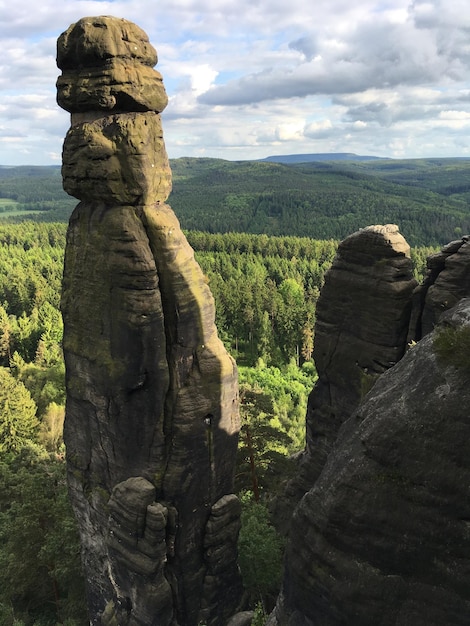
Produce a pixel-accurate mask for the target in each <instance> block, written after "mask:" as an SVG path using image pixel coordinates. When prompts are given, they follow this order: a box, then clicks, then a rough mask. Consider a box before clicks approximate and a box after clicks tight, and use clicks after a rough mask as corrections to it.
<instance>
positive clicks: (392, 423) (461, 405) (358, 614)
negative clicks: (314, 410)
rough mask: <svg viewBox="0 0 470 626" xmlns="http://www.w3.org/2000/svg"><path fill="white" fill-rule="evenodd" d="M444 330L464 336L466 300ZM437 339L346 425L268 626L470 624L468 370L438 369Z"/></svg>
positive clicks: (295, 533) (296, 527)
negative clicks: (460, 329) (461, 332)
mask: <svg viewBox="0 0 470 626" xmlns="http://www.w3.org/2000/svg"><path fill="white" fill-rule="evenodd" d="M441 324H445V325H447V326H452V327H461V326H462V325H465V326H467V327H470V300H469V299H465V300H462V301H461V302H460V303H459V304H458V305H457V306H456V307H455V308H454V309H452V310H451V311H449V312H447V313H445V314H444V316H443V317H442V318H441ZM436 332H439V329H437V331H436ZM434 336H435V333H431V334H428V335H427V336H426V337H425V338H424V339H423V340H422V341H420V342H419V343H418V344H417V345H416V346H414V347H413V348H412V349H411V350H409V351H408V352H407V354H406V355H405V356H404V357H403V359H402V360H401V361H400V362H399V363H398V364H397V365H395V366H394V367H393V368H392V369H390V370H388V371H386V372H385V373H383V374H382V376H381V377H380V378H379V379H378V381H377V382H376V384H375V386H374V387H373V389H372V391H371V392H370V393H369V395H368V396H367V398H366V400H365V401H364V402H363V403H362V404H361V406H360V407H359V408H358V409H357V411H356V412H355V413H354V414H353V416H352V417H351V418H350V419H348V420H347V421H346V422H345V424H344V425H343V426H342V428H341V430H340V433H339V436H338V439H337V441H336V444H335V446H334V449H333V451H332V452H331V454H330V456H329V458H328V461H327V463H326V465H325V467H324V469H323V471H322V473H321V475H320V477H319V478H318V480H317V481H316V483H315V485H314V486H313V488H312V489H311V490H310V491H309V492H308V493H307V494H306V495H305V496H304V497H303V499H302V500H301V502H300V504H299V506H298V507H297V509H296V511H295V514H294V517H293V520H292V528H291V533H290V540H289V544H288V548H287V555H286V570H285V575H284V582H283V591H282V594H281V597H280V599H279V601H278V605H277V608H276V612H275V614H274V615H273V616H272V617H271V622H270V623H271V624H276V623H277V624H282V625H283V626H285V625H291V626H293V625H294V624H295V625H299V626H300V625H307V624H311V625H313V624H315V625H317V624H318V625H321V626H337V625H338V626H339V625H348V626H349V625H355V624H357V625H363V626H368V625H370V626H378V625H383V626H385V625H395V626H404V625H405V624H406V625H408V624H413V625H414V626H442V624H446V626H451V625H457V624H461V625H462V626H463V625H464V624H468V623H469V621H470V534H469V520H470V500H469V498H468V489H469V485H470V449H469V441H470V416H469V412H468V405H469V403H470V397H469V393H470V388H469V385H468V372H469V368H468V367H460V368H458V367H455V366H453V365H452V364H451V363H446V362H443V361H442V360H440V359H439V358H438V357H437V356H436V352H435V349H434ZM469 363H470V361H469Z"/></svg>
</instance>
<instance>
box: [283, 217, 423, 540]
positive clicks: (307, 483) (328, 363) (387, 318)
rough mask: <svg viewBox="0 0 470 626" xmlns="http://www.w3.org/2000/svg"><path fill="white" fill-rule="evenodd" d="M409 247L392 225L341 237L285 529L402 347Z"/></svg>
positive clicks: (320, 313)
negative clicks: (340, 437)
mask: <svg viewBox="0 0 470 626" xmlns="http://www.w3.org/2000/svg"><path fill="white" fill-rule="evenodd" d="M416 284H417V283H416V281H415V279H414V278H413V268H412V262H411V258H410V248H409V245H408V244H407V242H406V241H405V239H404V237H403V236H402V235H401V234H400V232H399V230H398V227H397V226H395V225H394V224H387V225H375V226H369V227H367V228H363V229H361V230H359V231H357V232H356V233H353V234H352V235H350V236H349V237H347V238H346V239H344V240H343V241H342V242H341V243H340V245H339V247H338V251H337V254H336V256H335V258H334V260H333V264H332V266H331V268H330V270H329V271H328V272H327V274H326V277H325V284H324V286H323V288H322V291H321V294H320V298H319V300H318V303H317V307H316V315H317V320H316V324H315V346H314V353H313V356H314V360H315V365H316V368H317V372H318V381H317V383H316V385H315V387H314V389H313V390H312V392H311V394H310V397H309V401H308V407H307V416H306V432H307V437H306V441H307V444H306V449H305V451H304V453H303V454H302V455H301V456H300V457H299V472H298V474H297V476H296V477H295V479H293V480H292V481H291V482H290V484H289V485H288V488H287V492H286V494H285V497H284V498H281V499H280V500H279V502H278V503H277V505H276V509H277V511H276V514H277V518H278V524H279V528H280V530H281V531H283V532H284V533H287V532H288V524H289V520H290V516H291V513H292V510H293V507H294V506H295V505H296V503H297V502H298V501H299V500H300V498H301V497H302V496H303V495H304V493H306V492H307V491H308V490H309V489H311V488H312V487H313V485H314V483H315V481H316V479H317V478H318V476H319V475H320V472H321V471H322V468H323V466H324V464H325V462H326V459H327V457H328V455H329V453H330V451H331V449H332V446H333V444H334V442H335V440H336V437H337V434H338V431H339V429H340V427H341V425H342V424H343V423H344V422H345V420H346V419H347V418H348V417H349V416H350V415H351V414H352V413H353V412H354V410H355V409H356V408H357V407H358V405H359V403H360V402H361V400H362V399H363V398H364V397H365V395H366V394H367V392H368V391H369V390H370V389H371V388H372V387H373V385H374V383H375V381H376V380H377V378H378V377H379V376H380V375H381V374H382V373H383V372H385V371H386V370H387V369H389V368H390V367H392V366H393V365H394V364H395V363H397V362H398V361H399V360H400V359H401V358H402V356H403V354H404V353H405V350H406V346H407V334H408V326H409V319H410V313H411V302H412V294H413V290H414V288H415V287H416Z"/></svg>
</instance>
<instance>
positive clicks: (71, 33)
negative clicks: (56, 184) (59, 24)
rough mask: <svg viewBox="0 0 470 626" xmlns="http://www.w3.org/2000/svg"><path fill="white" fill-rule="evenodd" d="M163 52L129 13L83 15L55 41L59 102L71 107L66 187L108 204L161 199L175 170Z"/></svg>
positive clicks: (77, 194) (65, 154) (85, 198)
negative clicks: (167, 138)
mask: <svg viewBox="0 0 470 626" xmlns="http://www.w3.org/2000/svg"><path fill="white" fill-rule="evenodd" d="M156 62H157V53H156V51H155V48H154V47H153V46H152V45H151V44H150V42H149V40H148V37H147V35H146V34H145V33H144V31H143V30H142V29H141V28H139V27H138V26H136V25H135V24H133V23H132V22H129V21H127V20H124V19H121V18H117V17H110V16H101V17H85V18H82V19H81V20H79V21H78V22H76V23H75V24H72V25H71V26H70V27H69V28H68V29H67V30H66V31H65V32H64V33H63V34H62V35H61V36H60V37H59V39H58V41H57V64H58V66H59V67H60V69H62V75H61V76H60V77H59V78H58V80H57V102H58V104H59V105H60V106H61V107H62V108H64V109H65V110H67V111H69V112H70V113H71V114H72V115H71V128H70V130H69V131H68V133H67V137H66V138H65V142H64V147H63V159H62V161H63V165H62V177H63V181H64V189H65V191H66V192H67V193H69V194H70V195H71V196H74V197H75V198H79V199H80V200H83V201H93V202H97V201H101V202H103V203H104V204H105V205H107V206H110V205H121V206H122V205H144V204H146V203H149V202H152V203H161V202H165V201H166V200H167V199H168V196H169V195H170V192H171V171H170V165H169V162H168V156H167V153H166V150H165V144H164V141H163V130H162V125H161V118H160V112H161V111H162V110H163V109H164V108H165V106H166V104H167V101H168V98H167V95H166V92H165V88H164V86H163V81H162V77H161V75H160V74H159V73H158V72H157V71H155V70H154V69H153V65H154V64H155V63H156Z"/></svg>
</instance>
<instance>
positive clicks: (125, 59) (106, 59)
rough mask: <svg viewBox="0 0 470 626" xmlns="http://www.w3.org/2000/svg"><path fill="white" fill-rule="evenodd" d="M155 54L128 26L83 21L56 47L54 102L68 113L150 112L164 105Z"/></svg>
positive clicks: (98, 19) (140, 32) (112, 19)
mask: <svg viewBox="0 0 470 626" xmlns="http://www.w3.org/2000/svg"><path fill="white" fill-rule="evenodd" d="M157 60H158V58H157V52H156V50H155V48H154V47H153V46H152V45H151V43H150V42H149V40H148V37H147V35H146V33H145V32H144V31H143V30H142V29H141V28H139V27H138V26H136V25H135V24H133V23H132V22H129V21H127V20H124V19H121V18H116V17H111V16H100V17H84V18H82V19H81V20H79V21H78V22H76V23H75V24H72V25H71V26H70V27H69V28H68V29H67V30H66V31H65V32H64V33H62V35H61V36H60V37H59V39H58V42H57V65H58V67H59V68H60V69H61V70H62V76H60V77H59V79H58V80H57V102H58V104H59V106H61V107H62V108H63V109H65V110H66V111H69V112H70V113H81V112H85V111H90V110H105V111H155V112H157V113H161V112H162V111H163V109H164V108H165V107H166V105H167V103H168V97H167V95H166V92H165V88H164V86H163V82H162V77H161V74H160V73H159V72H157V71H156V70H154V69H153V66H154V65H156V63H157Z"/></svg>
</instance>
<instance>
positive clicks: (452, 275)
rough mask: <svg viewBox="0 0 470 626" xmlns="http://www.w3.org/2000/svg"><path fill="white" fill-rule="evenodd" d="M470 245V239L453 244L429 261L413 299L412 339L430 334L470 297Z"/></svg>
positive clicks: (466, 238)
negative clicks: (447, 313)
mask: <svg viewBox="0 0 470 626" xmlns="http://www.w3.org/2000/svg"><path fill="white" fill-rule="evenodd" d="M469 268H470V243H469V238H468V237H463V238H462V239H459V240H457V241H452V242H451V243H449V244H447V245H446V246H444V247H443V248H442V250H441V251H440V252H438V253H437V254H433V255H431V256H430V257H428V259H427V272H426V277H425V280H424V282H423V284H422V285H419V287H417V289H416V291H415V294H414V296H413V313H412V317H411V323H410V339H412V340H414V341H416V340H419V339H421V338H422V337H424V336H425V335H427V334H428V333H430V332H431V331H432V330H433V328H434V326H435V324H436V323H437V322H438V321H439V318H440V316H441V314H442V313H443V312H444V311H447V310H449V309H451V308H452V307H454V306H455V305H456V304H457V303H458V302H459V301H460V300H461V299H462V298H465V297H468V296H470V272H469Z"/></svg>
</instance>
